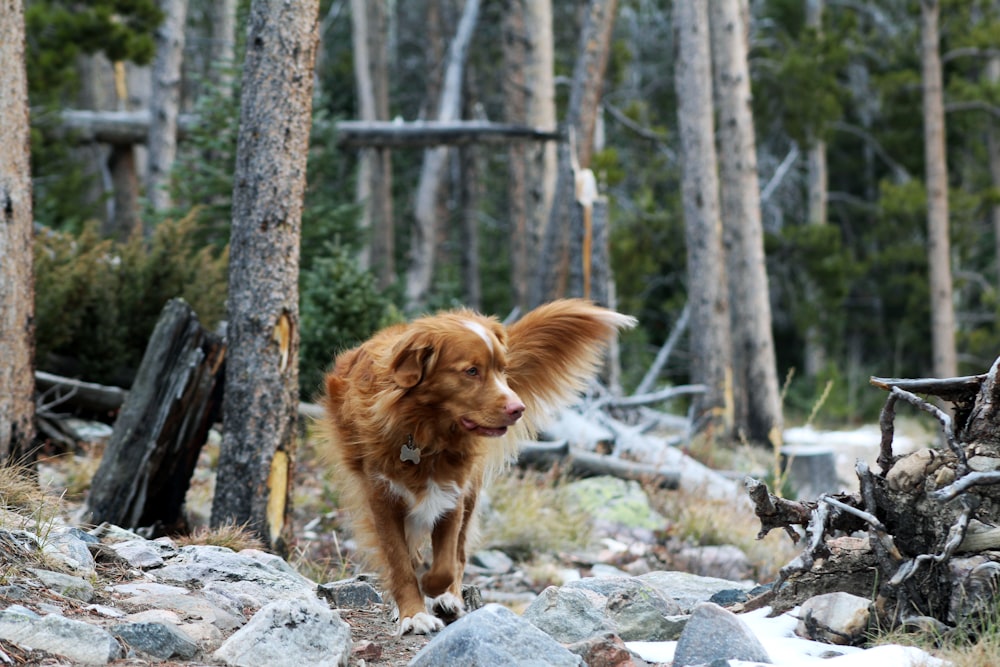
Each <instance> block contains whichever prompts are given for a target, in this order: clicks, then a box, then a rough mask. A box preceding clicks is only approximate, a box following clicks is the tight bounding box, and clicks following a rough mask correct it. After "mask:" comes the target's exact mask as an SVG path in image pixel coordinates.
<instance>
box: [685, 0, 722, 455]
mask: <svg viewBox="0 0 1000 667" xmlns="http://www.w3.org/2000/svg"><path fill="white" fill-rule="evenodd" d="M673 16H674V29H675V30H676V34H677V60H676V63H675V72H674V83H675V86H676V88H677V124H678V131H679V134H680V143H681V162H682V164H683V175H682V181H681V189H682V199H683V205H684V228H685V235H684V236H685V241H686V244H687V281H688V285H687V289H688V303H689V304H690V306H691V336H690V339H691V380H692V382H695V383H698V384H704V385H705V386H706V387H707V391H706V392H705V394H704V395H702V396H701V397H699V398H698V400H697V401H696V403H695V408H694V409H695V412H696V414H697V415H698V417H704V418H706V419H707V420H708V422H709V426H710V427H711V429H712V432H713V434H714V435H716V436H720V437H726V436H728V434H729V432H730V429H731V428H732V418H733V403H732V361H731V359H732V356H731V355H732V347H731V344H730V325H729V303H728V299H727V295H726V285H727V283H726V270H725V257H724V254H723V249H722V221H721V217H720V211H719V171H718V160H717V158H716V152H715V123H714V122H713V117H714V108H713V104H712V71H711V68H712V57H711V51H710V49H709V27H708V26H709V23H708V6H707V4H706V3H701V2H675V3H674V14H673Z"/></svg>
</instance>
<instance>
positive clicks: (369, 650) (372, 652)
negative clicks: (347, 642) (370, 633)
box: [351, 639, 382, 660]
mask: <svg viewBox="0 0 1000 667" xmlns="http://www.w3.org/2000/svg"><path fill="white" fill-rule="evenodd" d="M351 655H352V656H354V658H355V659H356V660H378V659H379V658H381V657H382V645H381V644H376V643H375V642H373V641H368V640H367V639H362V640H361V641H359V642H355V643H354V648H352V649H351Z"/></svg>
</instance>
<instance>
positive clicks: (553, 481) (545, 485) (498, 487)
mask: <svg viewBox="0 0 1000 667" xmlns="http://www.w3.org/2000/svg"><path fill="white" fill-rule="evenodd" d="M485 495H486V499H487V502H488V509H486V511H485V513H484V516H483V517H482V518H481V520H480V525H481V529H482V534H481V538H482V539H481V542H482V544H484V545H486V546H490V547H496V548H501V549H503V550H505V551H507V552H509V553H512V554H514V555H517V556H526V555H530V554H533V553H534V552H553V551H560V550H572V549H583V548H586V547H587V546H588V545H589V544H590V542H591V531H590V524H591V517H590V515H589V514H588V513H586V512H584V511H582V510H581V509H580V508H579V504H578V503H577V502H576V500H575V499H574V498H573V496H572V494H571V493H570V492H569V491H568V489H567V487H566V480H565V479H564V478H562V477H552V476H550V475H544V474H542V473H537V472H531V471H525V472H520V471H513V472H511V473H510V474H507V475H503V476H501V477H500V478H499V479H497V480H496V481H494V483H493V484H492V485H491V486H490V488H489V489H488V491H487V492H486V494H485Z"/></svg>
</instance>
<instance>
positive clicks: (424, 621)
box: [399, 611, 444, 635]
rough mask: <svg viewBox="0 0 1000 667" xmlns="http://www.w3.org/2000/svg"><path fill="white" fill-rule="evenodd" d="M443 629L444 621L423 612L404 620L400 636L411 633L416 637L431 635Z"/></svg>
mask: <svg viewBox="0 0 1000 667" xmlns="http://www.w3.org/2000/svg"><path fill="white" fill-rule="evenodd" d="M442 629H444V621H442V620H441V619H440V618H437V617H436V616H431V615H430V614H428V613H427V612H423V611H421V612H418V613H416V614H414V615H413V616H409V617H407V618H404V619H403V620H402V621H401V622H400V624H399V634H400V635H405V634H411V633H412V634H414V635H429V634H430V633H432V632H437V631H438V630H442Z"/></svg>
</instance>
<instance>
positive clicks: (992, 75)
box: [986, 56, 1000, 290]
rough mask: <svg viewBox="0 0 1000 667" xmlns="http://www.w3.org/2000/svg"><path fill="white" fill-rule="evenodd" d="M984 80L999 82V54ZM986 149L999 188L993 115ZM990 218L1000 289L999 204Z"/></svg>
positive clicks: (999, 144) (999, 134) (998, 134)
mask: <svg viewBox="0 0 1000 667" xmlns="http://www.w3.org/2000/svg"><path fill="white" fill-rule="evenodd" d="M986 80H987V82H988V83H989V84H990V85H992V86H996V85H997V83H1000V56H991V57H990V59H989V61H988V62H987V63H986ZM986 140H987V149H988V150H989V156H990V157H989V160H990V184H991V185H992V186H993V187H994V189H998V190H1000V126H998V124H997V121H996V119H995V118H993V116H990V119H989V129H988V130H987V136H986ZM990 219H991V220H992V222H993V243H994V246H993V255H994V261H995V262H996V271H997V275H996V281H997V283H996V284H997V289H998V290H1000V204H994V205H993V206H991V207H990Z"/></svg>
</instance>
